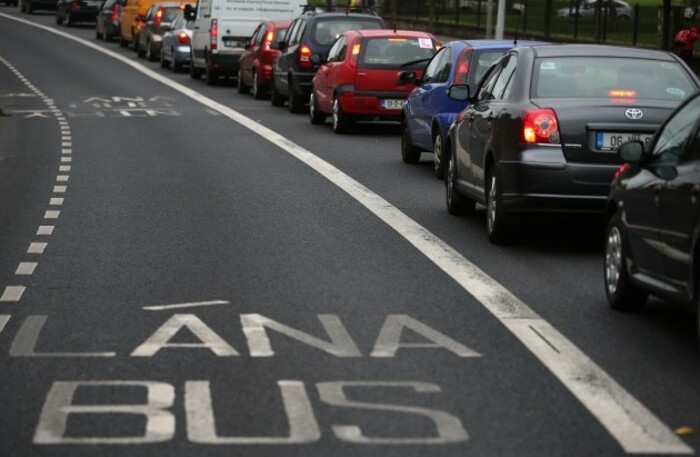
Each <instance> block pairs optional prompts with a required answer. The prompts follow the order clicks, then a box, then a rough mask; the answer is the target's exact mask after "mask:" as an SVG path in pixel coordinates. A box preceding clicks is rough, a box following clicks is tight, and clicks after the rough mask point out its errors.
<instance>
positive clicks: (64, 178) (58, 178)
mask: <svg viewBox="0 0 700 457" xmlns="http://www.w3.org/2000/svg"><path fill="white" fill-rule="evenodd" d="M56 181H58V182H67V181H68V175H58V176H56Z"/></svg>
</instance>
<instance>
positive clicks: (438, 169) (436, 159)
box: [433, 131, 447, 179]
mask: <svg viewBox="0 0 700 457" xmlns="http://www.w3.org/2000/svg"><path fill="white" fill-rule="evenodd" d="M445 159H446V157H443V150H442V135H440V132H439V131H438V132H436V135H435V140H434V141H433V173H434V174H435V177H436V178H437V179H444V178H445V169H446V168H447V167H446V163H445Z"/></svg>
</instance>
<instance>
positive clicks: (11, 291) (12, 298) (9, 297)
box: [0, 286, 27, 302]
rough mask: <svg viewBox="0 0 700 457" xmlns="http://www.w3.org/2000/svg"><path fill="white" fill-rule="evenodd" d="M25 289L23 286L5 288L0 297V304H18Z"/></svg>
mask: <svg viewBox="0 0 700 457" xmlns="http://www.w3.org/2000/svg"><path fill="white" fill-rule="evenodd" d="M26 289H27V288H26V287H24V286H7V287H5V292H3V294H2V296H1V297H0V302H18V301H19V300H20V299H21V298H22V294H24V291H25V290H26Z"/></svg>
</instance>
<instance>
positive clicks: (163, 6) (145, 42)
mask: <svg viewBox="0 0 700 457" xmlns="http://www.w3.org/2000/svg"><path fill="white" fill-rule="evenodd" d="M181 12H182V8H181V3H174V2H162V3H154V4H153V5H151V7H150V8H148V11H147V12H146V16H145V18H144V22H145V24H144V25H143V27H141V28H140V29H139V31H138V33H137V34H136V37H135V39H134V41H135V43H134V48H135V49H136V53H137V54H138V56H139V57H146V58H147V59H148V60H151V61H155V60H158V57H159V56H160V47H161V41H162V40H163V35H164V34H165V32H167V31H168V30H170V26H171V25H172V21H173V20H174V19H175V18H176V17H177V15H178V14H180V13H181Z"/></svg>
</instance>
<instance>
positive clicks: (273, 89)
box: [270, 78, 284, 106]
mask: <svg viewBox="0 0 700 457" xmlns="http://www.w3.org/2000/svg"><path fill="white" fill-rule="evenodd" d="M270 103H271V104H272V106H284V95H282V94H280V93H279V92H277V86H275V79H274V78H272V84H271V85H270Z"/></svg>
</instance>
